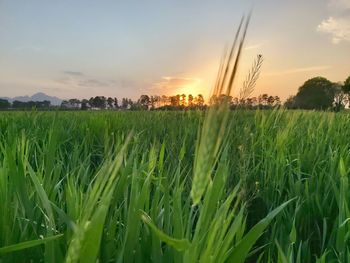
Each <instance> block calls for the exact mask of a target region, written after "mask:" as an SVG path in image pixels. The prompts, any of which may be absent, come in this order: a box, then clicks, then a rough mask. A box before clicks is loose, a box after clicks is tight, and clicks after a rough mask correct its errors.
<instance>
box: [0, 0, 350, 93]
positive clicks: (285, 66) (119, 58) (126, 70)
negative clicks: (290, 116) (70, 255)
mask: <svg viewBox="0 0 350 263" xmlns="http://www.w3.org/2000/svg"><path fill="white" fill-rule="evenodd" d="M253 5H254V12H253V18H252V21H251V24H250V28H249V32H248V36H247V41H246V47H245V51H244V56H243V58H242V62H241V68H240V74H239V77H238V79H237V82H236V85H237V88H239V87H240V86H241V83H242V81H243V78H244V76H245V73H247V71H248V70H249V67H250V65H251V63H252V62H253V60H254V59H255V56H256V55H257V54H262V55H263V56H264V58H265V61H264V65H263V68H262V74H261V78H260V79H259V81H258V85H257V89H256V91H255V95H258V94H262V93H268V94H271V95H278V96H280V97H281V98H282V99H285V98H286V97H287V96H288V95H291V94H295V92H296V91H297V89H298V87H299V86H300V85H302V83H303V82H304V81H306V80H307V79H308V78H311V77H314V76H324V77H327V78H329V79H330V80H332V81H335V82H337V81H344V80H345V78H346V77H347V76H348V75H350V0H308V1H304V0H284V1H278V0H260V1H233V0H231V1H223V0H218V1H209V0H204V1H203V0H202V1H199V0H192V1H189V0H187V1H186V0H176V1H175V0H173V1H170V0H169V1H161V0H151V1H136V0H131V1H112V0H110V1H108V0H101V1H89V0H77V1H68V0H61V1H44V0H32V1H20V0H0V97H5V96H8V97H14V96H19V95H32V94H33V93H36V92H45V93H46V94H49V95H52V96H58V97H60V98H63V99H65V98H74V97H76V98H89V97H92V96H97V95H104V96H113V97H118V98H121V97H130V98H134V99H135V98H137V97H139V96H140V95H141V94H149V95H153V94H158V95H163V94H165V95H175V94H178V93H186V94H189V93H192V94H193V95H197V94H199V93H202V94H204V95H205V96H206V97H207V96H208V94H209V92H210V89H211V87H212V85H213V82H214V80H215V77H216V73H217V69H218V66H219V61H220V58H221V56H222V53H223V50H224V47H225V45H227V44H230V43H231V41H232V39H233V35H234V33H235V30H236V28H237V25H238V22H239V20H240V18H241V16H242V14H243V13H246V12H247V11H249V10H250V8H251V7H252V6H253Z"/></svg>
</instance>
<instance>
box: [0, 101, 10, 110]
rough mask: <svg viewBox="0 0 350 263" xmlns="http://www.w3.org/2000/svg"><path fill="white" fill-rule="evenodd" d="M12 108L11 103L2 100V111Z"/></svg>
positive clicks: (0, 105)
mask: <svg viewBox="0 0 350 263" xmlns="http://www.w3.org/2000/svg"><path fill="white" fill-rule="evenodd" d="M10 107H11V103H10V102H8V100H5V99H0V109H8V108H10Z"/></svg>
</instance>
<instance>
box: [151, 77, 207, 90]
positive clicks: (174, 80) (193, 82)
mask: <svg viewBox="0 0 350 263" xmlns="http://www.w3.org/2000/svg"><path fill="white" fill-rule="evenodd" d="M200 82H201V79H200V78H188V77H163V78H162V81H160V82H157V83H155V84H154V85H153V86H154V87H155V88H158V89H162V90H176V89H180V88H192V87H195V86H198V85H199V84H200Z"/></svg>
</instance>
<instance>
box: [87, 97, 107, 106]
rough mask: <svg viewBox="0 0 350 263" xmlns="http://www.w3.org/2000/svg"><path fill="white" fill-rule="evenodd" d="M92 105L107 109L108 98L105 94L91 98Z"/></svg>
mask: <svg viewBox="0 0 350 263" xmlns="http://www.w3.org/2000/svg"><path fill="white" fill-rule="evenodd" d="M89 104H90V105H91V107H94V108H99V109H105V108H106V106H107V99H106V97H104V96H96V97H94V98H91V99H90V100H89Z"/></svg>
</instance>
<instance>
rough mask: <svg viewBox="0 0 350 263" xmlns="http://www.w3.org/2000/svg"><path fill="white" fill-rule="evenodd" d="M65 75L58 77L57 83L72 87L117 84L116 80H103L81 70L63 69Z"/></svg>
mask: <svg viewBox="0 0 350 263" xmlns="http://www.w3.org/2000/svg"><path fill="white" fill-rule="evenodd" d="M61 73H63V75H64V76H63V77H61V78H59V79H56V80H55V81H56V83H59V84H61V85H65V86H71V87H81V88H104V87H112V86H115V85H116V82H115V81H114V80H101V79H97V78H91V77H89V76H87V75H86V74H84V73H83V72H80V71H70V70H66V71H62V72H61Z"/></svg>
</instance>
